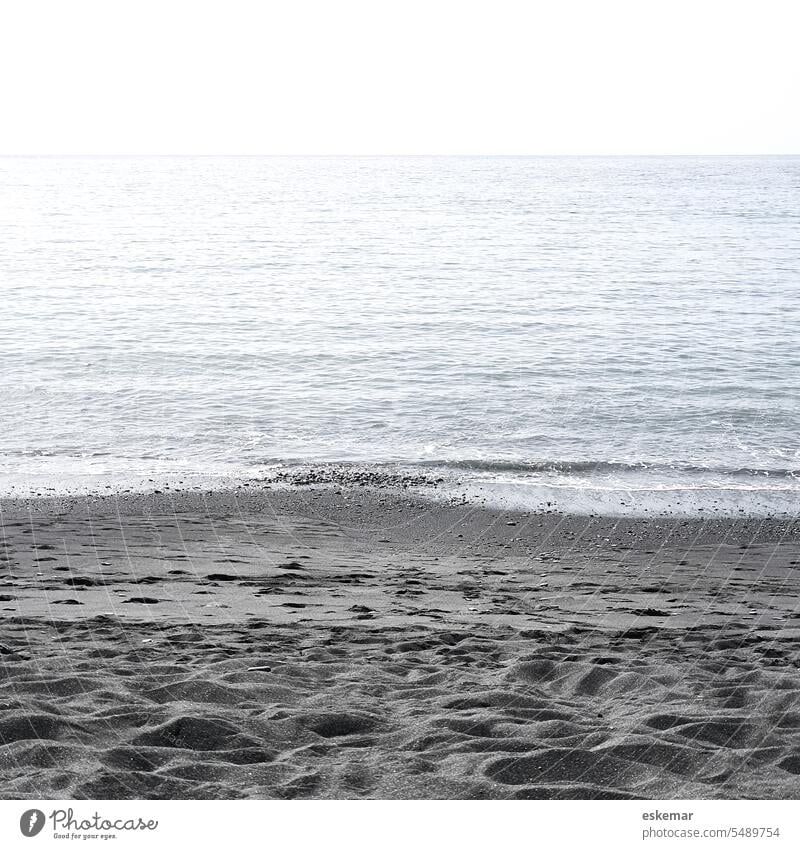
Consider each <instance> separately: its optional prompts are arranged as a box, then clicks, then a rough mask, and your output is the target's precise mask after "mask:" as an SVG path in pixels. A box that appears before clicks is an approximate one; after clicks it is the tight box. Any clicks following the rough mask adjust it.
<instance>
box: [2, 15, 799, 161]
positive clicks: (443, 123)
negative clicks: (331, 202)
mask: <svg viewBox="0 0 800 849" xmlns="http://www.w3.org/2000/svg"><path fill="white" fill-rule="evenodd" d="M799 33H800V2H797V0H747V2H737V0H726V2H717V0H691V2H686V0H638V1H637V2H627V0H595V2H579V0H551V2H536V0H529V2H507V1H506V0H491V2H489V1H488V0H480V2H469V0H461V2H449V0H424V2H418V0H402V2H395V0H372V2H359V0H329V1H328V2H318V1H317V0H284V1H283V2H270V0H261V2H241V1H240V0H218V2H203V1H202V0H194V1H193V2H182V0H157V2H150V0H136V2H128V0H100V2H95V0H56V2H46V0H3V3H2V5H0V153H298V154H299V153H322V154H325V153H333V154H336V153H353V154H356V153H386V154H391V153H423V154H424V153H510V154H513V153H525V154H537V153H541V154H550V153H555V154H571V153H597V154H602V153H620V154H624V153H800V108H798V103H800V85H799V84H800V49H798V34H799Z"/></svg>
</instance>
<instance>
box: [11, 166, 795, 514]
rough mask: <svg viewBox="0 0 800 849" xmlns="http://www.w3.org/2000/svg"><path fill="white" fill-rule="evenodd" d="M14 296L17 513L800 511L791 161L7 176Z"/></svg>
mask: <svg viewBox="0 0 800 849" xmlns="http://www.w3.org/2000/svg"><path fill="white" fill-rule="evenodd" d="M0 298H1V301H0V315H1V316H2V318H1V319H0V437H1V438H0V492H5V493H9V492H13V493H19V494H21V493H23V492H26V491H31V490H33V491H36V490H42V491H44V490H43V488H44V487H53V488H55V489H56V490H58V491H64V490H69V491H81V490H85V489H94V490H98V489H99V490H103V489H104V488H105V487H108V486H112V487H117V486H132V485H136V486H138V485H143V483H144V484H147V483H149V482H150V479H152V481H155V482H159V481H162V480H167V479H168V480H174V481H179V480H184V481H185V482H188V481H190V480H195V479H197V478H198V477H200V476H206V477H208V478H215V477H219V478H220V479H221V478H222V477H228V478H230V477H232V478H238V477H246V476H249V475H259V474H262V473H263V472H264V470H265V469H268V468H271V467H273V466H274V465H275V464H276V463H289V462H297V461H299V462H313V463H320V462H331V461H352V462H358V463H360V462H368V463H373V462H378V463H389V464H394V463H399V464H402V465H404V466H415V465H417V464H420V463H423V464H427V465H430V466H432V467H443V468H444V469H445V472H444V473H445V474H449V471H448V470H452V471H453V473H458V474H459V475H461V476H462V477H466V479H468V480H469V481H471V482H472V483H473V484H474V485H475V486H484V487H487V489H486V492H488V493H490V494H493V495H498V494H500V495H502V497H503V498H505V499H506V500H507V501H510V502H514V503H516V502H519V503H520V504H537V503H540V501H541V500H543V499H545V498H546V499H547V500H551V499H552V500H553V501H554V502H555V503H556V504H557V505H558V506H559V507H562V508H564V509H593V508H596V507H597V506H598V505H600V506H601V507H602V506H604V507H605V508H607V509H612V510H616V509H620V510H625V509H633V510H637V509H645V507H647V509H662V508H663V509H676V510H688V511H692V510H695V509H700V508H702V509H704V510H705V509H708V510H713V509H720V510H722V511H726V512H739V511H745V512H748V513H759V512H772V511H776V510H777V511H786V512H790V513H797V512H798V511H799V509H800V158H697V159H693V158H611V159H603V158H586V159H582V158H578V159H575V158H553V159H548V158H444V159H440V158H341V159H339V158H335V159H328V158H65V159H59V158H41V159H33V158H32V159H25V158H6V159H0ZM150 485H152V483H150Z"/></svg>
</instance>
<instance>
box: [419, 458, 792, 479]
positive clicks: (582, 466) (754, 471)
mask: <svg viewBox="0 0 800 849" xmlns="http://www.w3.org/2000/svg"><path fill="white" fill-rule="evenodd" d="M418 465H421V466H428V467H441V468H447V469H457V470H460V471H471V472H495V473H503V472H505V473H513V474H543V473H548V472H550V473H557V474H563V475H568V474H587V473H592V474H603V473H611V474H614V473H616V474H625V473H639V474H641V473H642V472H654V473H659V472H663V473H670V472H672V473H674V472H682V473H687V474H704V475H725V476H736V477H744V476H750V477H756V476H765V477H766V476H769V477H789V478H795V477H800V469H779V468H772V469H767V468H750V467H745V466H741V467H735V466H703V465H697V464H692V463H677V462H676V463H663V462H662V463H654V462H645V461H642V462H633V463H632V462H622V461H614V460H539V461H530V462H518V461H512V460H440V461H436V460H425V461H423V462H421V463H419V464H418Z"/></svg>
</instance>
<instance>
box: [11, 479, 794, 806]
mask: <svg viewBox="0 0 800 849" xmlns="http://www.w3.org/2000/svg"><path fill="white" fill-rule="evenodd" d="M0 508H1V513H0V517H1V518H2V529H1V534H2V535H1V536H0V575H1V577H0V613H2V618H1V619H0V796H2V798H25V797H31V798H34V797H38V798H65V797H69V798H76V799H82V798H83V799H86V798H89V799H111V798H166V799H173V798H278V799H286V798H427V799H444V798H469V799H480V798H493V799H512V798H523V799H534V798H565V799H576V798H578V799H583V798H591V799H615V798H776V799H785V798H798V796H800V792H798V779H797V776H798V774H800V652H799V651H798V636H800V613H799V612H798V601H797V600H798V595H799V593H798V589H799V588H800V586H799V585H800V579H799V578H798V575H800V572H798V568H800V522H792V521H787V520H777V519H774V520H758V521H755V520H747V519H742V520H741V521H735V522H734V521H727V520H715V521H700V520H689V519H686V520H680V519H652V520H640V519H625V520H616V519H614V520H611V519H597V518H594V519H590V518H584V517H569V516H563V515H559V514H553V513H549V514H527V515H526V514H514V513H508V512H501V511H493V510H488V509H484V508H480V507H476V506H474V505H471V504H457V503H453V504H443V503H431V502H429V501H425V500H421V499H419V498H418V497H416V496H412V495H409V494H408V493H407V492H404V491H402V490H397V489H392V488H379V487H370V486H365V487H351V488H345V489H336V488H335V487H334V488H325V489H319V490H313V489H308V488H299V489H296V488H295V489H274V488H273V489H268V488H262V487H258V486H254V487H250V488H241V489H239V490H235V491H228V492H220V493H202V492H184V493H167V492H163V493H158V494H147V495H132V496H126V497H122V498H120V497H108V498H92V499H82V498H75V499H61V500H59V499H50V500H47V499H41V500H32V501H27V502H21V501H7V502H4V503H2V504H0Z"/></svg>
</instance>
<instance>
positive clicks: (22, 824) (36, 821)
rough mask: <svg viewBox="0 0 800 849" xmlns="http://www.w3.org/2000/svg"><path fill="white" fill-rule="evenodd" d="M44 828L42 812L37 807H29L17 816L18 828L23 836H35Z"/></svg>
mask: <svg viewBox="0 0 800 849" xmlns="http://www.w3.org/2000/svg"><path fill="white" fill-rule="evenodd" d="M43 828H44V813H43V812H42V811H40V810H39V809H38V808H31V809H30V810H29V811H25V813H24V814H23V815H22V816H21V817H20V818H19V830H20V831H21V832H22V833H23V834H24V835H25V837H36V835H37V834H38V833H39V832H40V831H41V830H42V829H43Z"/></svg>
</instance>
